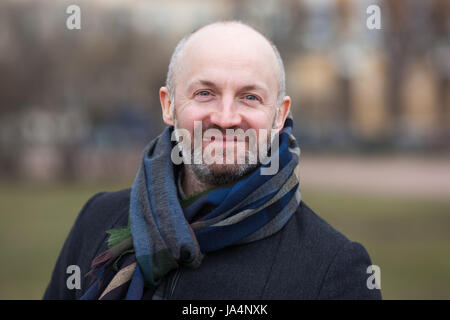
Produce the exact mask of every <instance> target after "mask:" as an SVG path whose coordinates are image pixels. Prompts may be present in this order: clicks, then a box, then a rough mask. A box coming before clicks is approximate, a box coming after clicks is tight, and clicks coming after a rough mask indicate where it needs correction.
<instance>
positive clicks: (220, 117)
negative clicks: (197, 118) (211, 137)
mask: <svg viewBox="0 0 450 320" xmlns="http://www.w3.org/2000/svg"><path fill="white" fill-rule="evenodd" d="M210 121H211V123H212V124H215V125H217V126H219V127H221V128H224V129H226V128H230V127H234V126H237V127H240V125H241V122H242V118H241V115H240V113H239V110H238V106H236V104H235V101H234V99H233V98H232V97H223V98H222V100H221V101H220V103H219V105H218V107H217V109H216V110H214V112H213V113H212V114H211V116H210Z"/></svg>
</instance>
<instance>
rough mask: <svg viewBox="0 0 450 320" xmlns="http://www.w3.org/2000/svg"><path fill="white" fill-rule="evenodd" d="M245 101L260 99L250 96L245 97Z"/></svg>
mask: <svg viewBox="0 0 450 320" xmlns="http://www.w3.org/2000/svg"><path fill="white" fill-rule="evenodd" d="M245 99H247V100H258V98H257V97H256V96H254V95H252V94H248V95H246V96H245Z"/></svg>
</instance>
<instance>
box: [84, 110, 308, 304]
mask: <svg viewBox="0 0 450 320" xmlns="http://www.w3.org/2000/svg"><path fill="white" fill-rule="evenodd" d="M292 125H293V121H292V118H291V116H289V117H288V118H287V119H286V121H285V124H284V127H283V129H282V130H281V131H280V133H279V134H278V137H276V138H278V139H279V149H278V152H277V151H276V150H272V154H271V156H270V158H269V160H268V161H267V162H265V164H262V165H261V166H259V167H258V168H257V169H256V170H255V171H253V172H252V173H251V174H249V175H248V176H246V177H245V178H243V179H241V180H239V181H238V182H236V183H235V184H234V185H232V186H229V187H224V188H218V189H214V190H213V191H211V192H209V193H207V194H205V195H203V196H201V197H200V198H199V199H196V200H195V201H194V202H193V203H190V204H189V205H188V206H187V207H185V208H184V209H183V208H182V207H181V206H180V202H179V199H178V194H177V183H176V179H175V174H174V165H173V163H172V161H171V152H172V148H173V144H172V141H171V134H172V131H173V127H166V129H165V130H164V131H163V133H162V134H161V135H160V136H159V137H157V138H156V139H154V140H153V141H151V142H150V143H149V144H148V145H147V147H146V148H145V150H144V154H143V158H142V162H141V167H140V168H139V170H138V172H137V175H136V178H135V181H134V184H133V186H132V188H131V195H130V208H129V226H128V227H126V228H123V229H118V230H110V231H108V233H109V234H110V236H109V239H108V245H109V249H108V250H107V251H105V252H103V253H102V254H100V255H99V256H97V257H96V258H95V259H94V260H93V262H92V266H91V267H92V268H91V271H90V272H89V273H88V274H89V275H92V276H93V281H94V280H95V282H94V283H92V281H91V286H90V287H89V289H88V290H87V291H86V293H85V294H84V295H83V296H82V297H81V299H141V298H142V296H143V293H144V288H145V287H148V288H156V287H157V286H158V285H159V284H160V282H161V281H162V279H163V278H164V276H165V275H167V274H168V273H169V272H170V271H171V270H173V269H176V268H179V267H181V266H187V267H191V268H197V267H199V266H200V264H201V261H202V257H203V255H205V254H208V253H209V252H213V251H217V250H220V249H222V248H225V247H228V246H231V245H237V244H243V243H249V242H253V241H256V240H259V239H263V238H266V237H268V236H270V235H272V234H274V233H276V232H277V231H279V230H280V229H281V228H282V227H283V226H284V225H285V224H286V222H287V221H288V220H289V218H290V217H291V216H292V214H293V213H294V212H295V211H296V210H297V208H298V206H299V204H300V201H301V194H300V188H299V172H298V164H299V155H300V148H299V147H298V145H297V142H296V140H295V138H294V136H293V135H292V133H291V131H292ZM272 161H279V170H278V172H277V173H276V174H274V175H262V174H261V168H262V167H270V165H271V162H272ZM205 208H209V209H208V212H207V213H206V214H205V215H203V216H202V217H201V218H200V219H198V220H194V222H190V221H191V219H192V217H194V216H195V215H196V213H198V212H199V211H200V210H204V209H205Z"/></svg>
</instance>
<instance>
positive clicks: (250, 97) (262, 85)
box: [160, 30, 290, 184]
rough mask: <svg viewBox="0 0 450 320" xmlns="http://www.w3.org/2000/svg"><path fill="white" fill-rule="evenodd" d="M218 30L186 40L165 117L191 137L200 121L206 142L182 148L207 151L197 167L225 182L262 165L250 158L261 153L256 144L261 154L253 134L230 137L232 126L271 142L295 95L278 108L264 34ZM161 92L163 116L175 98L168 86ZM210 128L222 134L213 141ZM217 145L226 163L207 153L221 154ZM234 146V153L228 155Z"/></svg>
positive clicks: (207, 179)
mask: <svg viewBox="0 0 450 320" xmlns="http://www.w3.org/2000/svg"><path fill="white" fill-rule="evenodd" d="M213 31H214V30H213ZM215 31H216V32H215V33H214V32H209V33H208V32H206V34H201V35H199V36H197V37H196V38H193V39H190V41H189V42H188V43H187V44H186V48H185V50H184V51H183V53H182V56H181V57H180V59H182V60H181V61H182V64H183V68H180V69H179V72H178V73H177V74H176V76H175V83H176V89H175V99H174V100H175V101H174V113H172V115H171V117H165V118H164V120H165V122H166V123H167V124H169V125H174V126H175V129H186V130H187V131H189V133H190V134H191V137H194V132H199V131H198V130H194V129H195V125H196V124H197V125H199V124H201V131H200V132H201V133H202V137H201V138H200V139H201V141H202V142H201V146H202V148H201V149H199V148H194V145H193V144H192V146H191V149H190V150H182V152H183V154H186V153H187V152H189V153H190V154H191V155H192V158H193V157H194V155H195V153H199V152H202V151H203V156H204V158H203V160H204V161H202V164H191V168H192V170H193V172H194V173H195V175H196V176H197V177H198V178H199V179H200V180H202V181H204V182H208V183H210V184H223V183H228V182H231V181H234V180H237V179H239V178H240V177H242V176H243V175H245V174H247V173H249V172H251V171H252V170H253V169H254V168H255V167H257V166H258V164H255V163H253V164H251V163H249V158H250V157H252V156H256V155H254V154H252V150H253V152H255V151H256V154H257V153H258V148H254V147H253V146H250V145H249V143H250V139H241V138H238V139H235V138H234V137H233V138H231V137H230V135H229V134H228V135H227V129H242V131H243V132H253V133H255V134H256V141H257V144H258V146H260V145H261V143H262V142H263V141H264V140H265V141H264V142H265V143H267V141H268V140H270V132H271V129H272V128H275V129H278V130H279V129H280V128H281V127H282V125H283V123H284V120H285V118H286V116H287V113H288V110H289V105H290V100H289V98H288V97H285V99H284V100H283V103H282V104H281V106H280V109H279V112H278V113H277V112H276V107H277V106H276V103H277V98H278V74H277V72H278V69H277V64H276V63H277V62H276V60H275V55H274V53H273V52H272V48H271V47H270V45H269V44H268V43H267V42H265V40H264V39H263V38H262V37H261V36H259V35H258V34H253V33H250V32H248V31H247V32H248V33H249V34H248V35H246V34H244V35H243V34H242V32H239V34H233V33H231V34H225V35H224V34H223V32H220V30H215ZM217 31H218V32H217ZM194 36H196V35H194ZM194 36H193V37H194ZM161 93H162V94H161ZM160 98H161V104H162V105H163V116H164V115H167V114H166V112H167V111H168V112H169V113H171V112H170V107H169V106H168V105H170V104H171V103H173V102H172V101H170V97H169V96H168V92H167V89H165V88H162V89H161V91H160ZM168 100H169V101H168ZM164 102H165V103H164ZM164 107H166V108H167V107H169V110H166V109H165V108H164ZM165 111H166V112H165ZM209 129H216V130H218V131H216V132H220V133H222V134H223V139H212V141H211V139H209V138H207V137H205V132H207V130H209ZM249 129H250V130H249ZM261 129H264V130H265V132H263V131H262V130H261ZM194 138H195V137H194ZM206 150H213V151H212V152H211V153H210V152H205V151H206ZM214 150H220V151H221V152H220V153H219V155H220V157H221V158H222V157H223V158H222V161H221V163H214V161H213V160H211V159H207V157H211V156H214V157H215V156H216V154H215V151H214ZM230 152H231V153H232V154H233V157H231V158H230V157H228V161H227V159H226V157H227V155H228V156H230ZM215 159H217V157H216V158H215ZM230 159H232V161H231V162H232V163H230V161H229V160H230ZM238 159H240V160H238ZM242 159H245V160H244V162H245V163H242ZM211 162H213V163H211ZM207 163H210V164H207Z"/></svg>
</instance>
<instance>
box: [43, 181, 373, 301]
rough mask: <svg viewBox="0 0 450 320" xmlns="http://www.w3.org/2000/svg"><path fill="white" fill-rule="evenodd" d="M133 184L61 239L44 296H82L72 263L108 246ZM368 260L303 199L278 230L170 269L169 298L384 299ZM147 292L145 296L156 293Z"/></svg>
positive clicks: (98, 201)
mask: <svg viewBox="0 0 450 320" xmlns="http://www.w3.org/2000/svg"><path fill="white" fill-rule="evenodd" d="M129 195H130V189H128V190H122V191H118V192H111V193H109V192H108V193H100V194H97V195H95V196H94V197H92V198H91V199H90V200H89V201H88V202H87V203H86V204H85V205H84V207H83V209H82V211H81V213H80V214H79V216H78V218H77V220H76V222H75V224H74V226H73V227H72V230H71V231H70V234H69V236H68V238H67V240H66V242H65V243H64V246H63V248H62V251H61V253H60V256H59V258H58V261H57V263H56V266H55V269H54V271H53V274H52V278H51V281H50V284H49V285H48V287H47V290H46V292H45V294H44V299H79V298H80V297H81V296H82V295H83V293H84V292H85V291H86V290H87V289H88V287H89V279H88V278H85V277H84V276H82V281H81V289H72V290H69V289H67V286H66V280H67V278H68V277H69V276H70V274H67V273H66V269H67V267H68V266H69V265H78V266H79V267H80V268H81V273H82V275H84V274H86V273H87V272H88V271H89V269H90V263H91V261H92V259H93V258H94V257H95V256H96V255H98V254H99V253H101V252H103V251H104V250H106V249H107V247H106V236H107V234H106V233H105V231H106V230H108V229H113V228H118V227H122V226H126V225H127V222H128V207H129V201H130V198H129ZM371 264H372V263H371V261H370V258H369V255H368V253H367V251H366V250H365V249H364V247H363V246H362V245H361V244H359V243H357V242H352V241H350V240H348V239H347V238H346V237H345V236H344V235H342V234H341V233H339V232H338V231H336V230H335V229H333V227H331V226H330V225H329V224H328V223H327V222H325V221H324V220H323V219H321V218H320V217H319V216H317V215H316V214H315V213H314V212H313V211H312V210H311V209H310V208H309V207H308V206H307V205H306V204H305V203H304V202H303V201H302V202H301V203H300V206H299V208H298V210H297V212H296V213H295V214H294V215H293V216H292V218H291V219H290V220H289V221H288V223H287V224H286V225H285V226H284V227H283V229H281V230H280V231H279V232H278V233H276V234H274V235H272V236H270V237H268V238H265V239H262V240H259V241H256V242H253V243H249V244H244V245H235V246H232V247H228V248H226V249H222V250H220V251H217V252H214V253H210V254H208V255H206V256H205V257H204V259H203V262H202V264H201V266H200V267H199V268H198V269H190V268H186V267H183V268H180V269H179V270H178V271H172V272H171V273H170V274H169V275H168V276H167V281H166V282H165V287H166V289H165V291H164V296H165V298H166V299H188V300H190V299H250V300H253V299H381V292H380V290H377V289H368V288H367V285H366V283H367V279H368V277H369V276H370V274H367V273H366V270H367V267H368V266H369V265H371ZM151 295H152V294H151V293H148V294H146V295H145V296H144V298H148V297H151Z"/></svg>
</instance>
